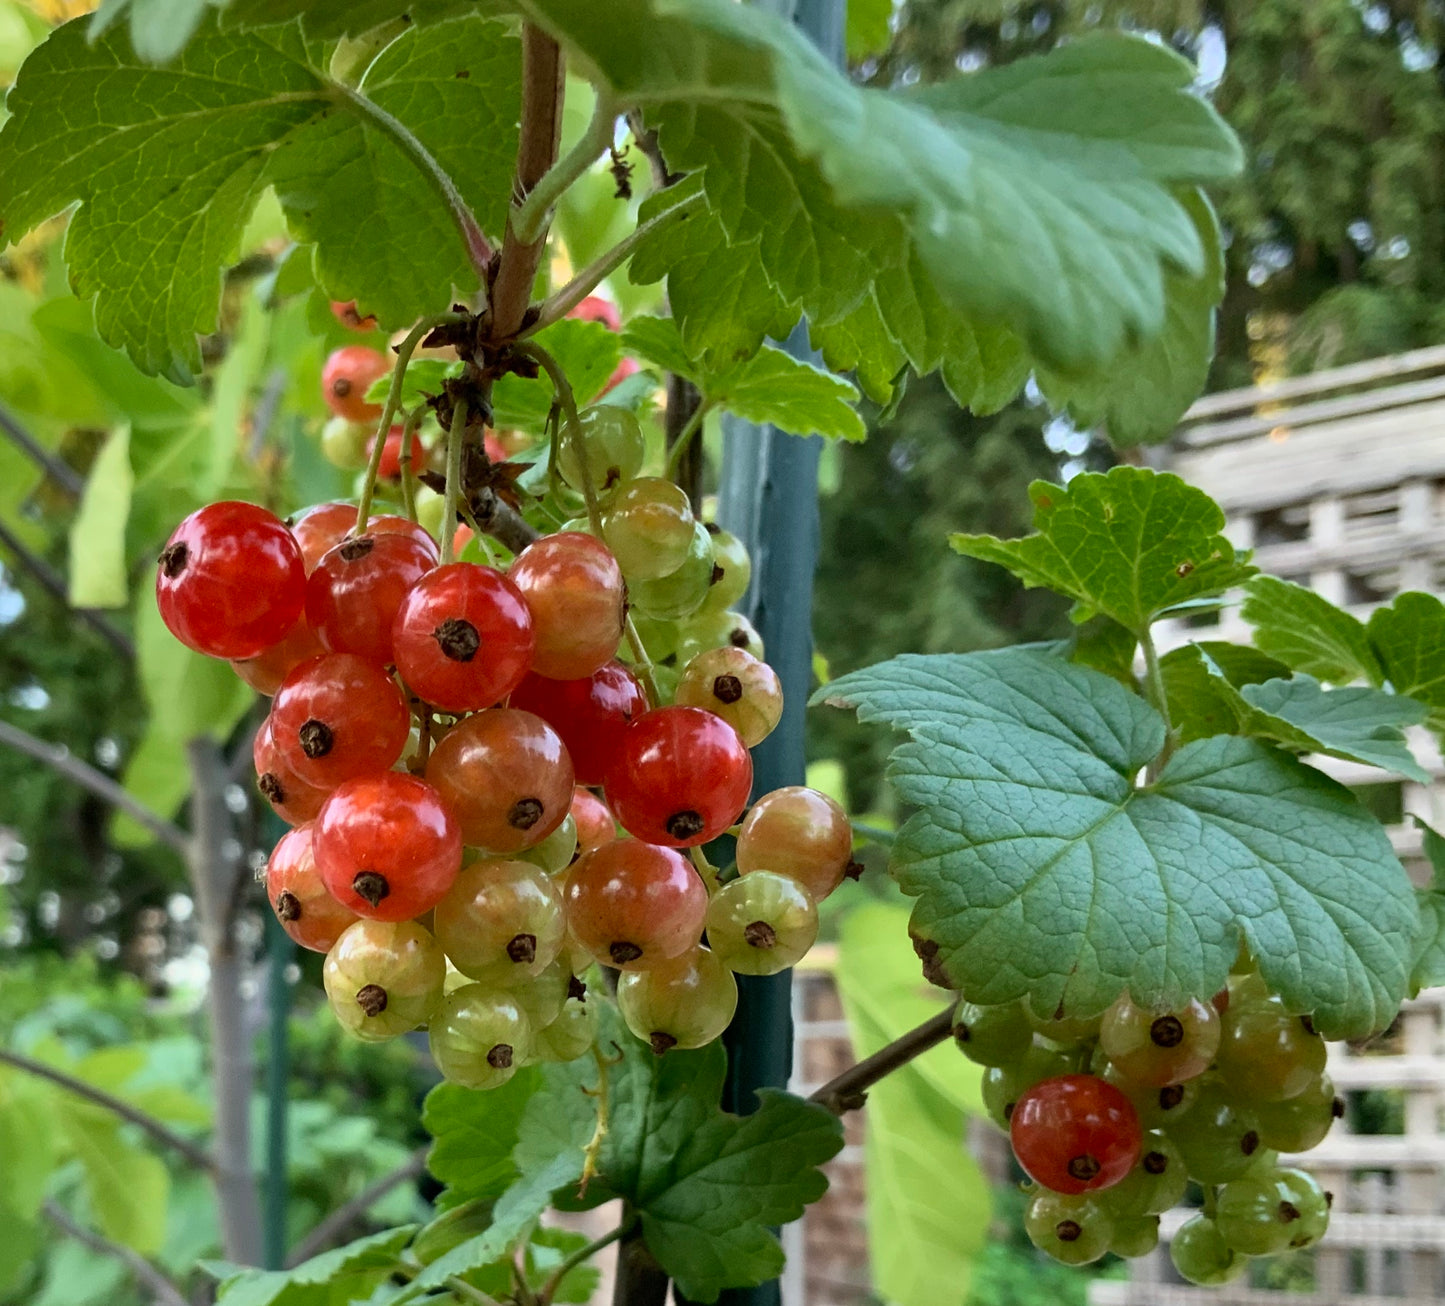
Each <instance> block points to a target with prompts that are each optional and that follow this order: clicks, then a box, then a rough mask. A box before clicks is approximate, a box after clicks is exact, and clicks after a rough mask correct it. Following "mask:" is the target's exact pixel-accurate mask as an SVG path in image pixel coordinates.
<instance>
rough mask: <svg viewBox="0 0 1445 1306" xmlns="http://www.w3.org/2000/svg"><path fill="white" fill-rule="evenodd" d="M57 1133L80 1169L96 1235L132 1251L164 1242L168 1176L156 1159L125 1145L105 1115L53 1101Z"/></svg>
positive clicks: (115, 1124) (151, 1248) (152, 1248)
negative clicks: (94, 1223)
mask: <svg viewBox="0 0 1445 1306" xmlns="http://www.w3.org/2000/svg"><path fill="white" fill-rule="evenodd" d="M55 1115H56V1120H57V1123H58V1124H59V1128H60V1132H61V1135H62V1136H63V1137H64V1139H65V1141H66V1144H67V1145H68V1147H69V1149H70V1150H71V1151H72V1152H73V1153H74V1154H75V1156H76V1157H77V1159H78V1160H79V1161H80V1163H81V1165H82V1166H83V1167H84V1169H85V1182H86V1192H87V1193H88V1194H89V1197H90V1206H91V1210H92V1211H93V1212H94V1214H95V1219H96V1221H97V1222H98V1223H99V1225H100V1229H101V1232H102V1233H104V1234H105V1236H106V1237H107V1238H109V1239H111V1240H112V1241H113V1242H118V1243H120V1244H122V1245H123V1246H125V1247H130V1248H133V1249H134V1250H136V1251H138V1252H147V1253H149V1252H156V1251H159V1250H160V1248H161V1245H162V1244H163V1243H164V1242H165V1236H166V1198H167V1195H168V1194H169V1192H170V1176H169V1175H168V1174H167V1172H166V1167H165V1164H164V1163H163V1162H162V1161H161V1160H160V1158H159V1157H156V1156H153V1155H151V1153H149V1152H147V1151H144V1150H142V1149H141V1148H139V1147H137V1146H136V1145H135V1144H134V1143H132V1142H129V1141H128V1140H127V1139H126V1138H125V1136H124V1135H123V1134H122V1133H121V1130H120V1125H119V1122H118V1121H117V1120H116V1118H115V1117H114V1116H113V1115H111V1114H109V1113H108V1112H105V1111H102V1110H100V1109H99V1108H97V1107H92V1106H89V1105H87V1104H85V1103H78V1102H75V1101H73V1100H62V1099H57V1100H56V1102H55Z"/></svg>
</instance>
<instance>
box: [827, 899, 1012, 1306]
mask: <svg viewBox="0 0 1445 1306" xmlns="http://www.w3.org/2000/svg"><path fill="white" fill-rule="evenodd" d="M907 921H908V913H907V911H906V910H905V909H904V908H902V907H898V906H892V905H885V904H882V903H870V904H867V905H865V906H862V907H859V908H858V909H856V910H855V911H852V912H850V913H849V915H848V917H847V919H846V920H845V921H844V924H843V932H842V938H841V939H840V941H839V949H838V966H837V970H836V972H835V974H836V976H837V980H838V988H839V992H840V993H841V995H842V998H843V1009H844V1012H845V1014H846V1015H847V1017H848V1025H849V1029H850V1031H851V1033H852V1036H853V1045H854V1051H855V1053H856V1054H857V1055H858V1056H859V1057H864V1056H870V1055H872V1054H873V1053H874V1052H877V1051H878V1050H879V1049H880V1048H881V1047H883V1046H884V1045H885V1044H887V1043H889V1042H891V1041H892V1040H893V1039H895V1038H898V1037H899V1036H901V1035H902V1034H903V1033H905V1032H906V1031H907V1030H908V1029H910V1028H912V1027H913V1026H914V1025H916V1024H918V1023H919V1022H920V1021H921V1020H923V1019H926V1018H927V1016H928V1015H930V1014H932V1013H934V1012H936V1011H937V1010H938V1009H939V1006H940V998H941V996H942V995H941V994H940V993H939V991H938V990H937V989H936V988H933V987H932V986H931V985H928V984H926V983H924V982H923V981H922V980H921V979H920V978H919V974H918V961H917V958H916V957H915V956H914V955H913V950H912V949H911V948H910V947H909V946H908V942H907V932H906V927H907ZM981 1076H982V1071H981V1070H980V1068H979V1067H978V1066H975V1065H974V1064H973V1063H972V1062H970V1061H967V1060H966V1059H965V1058H963V1057H961V1056H959V1055H958V1052H957V1050H956V1049H955V1048H954V1047H952V1046H951V1045H950V1044H945V1045H943V1046H941V1047H937V1048H934V1049H933V1050H932V1051H930V1052H926V1053H924V1054H923V1055H922V1056H921V1057H918V1058H916V1059H915V1060H913V1061H911V1062H909V1063H908V1064H907V1065H906V1066H903V1067H901V1068H900V1069H898V1070H895V1071H894V1072H893V1073H892V1074H890V1075H888V1076H887V1077H886V1078H885V1079H883V1080H881V1081H880V1082H879V1083H877V1084H876V1085H874V1086H873V1088H871V1089H869V1091H868V1111H867V1115H866V1116H865V1119H864V1127H865V1133H864V1143H863V1146H864V1167H865V1171H866V1175H867V1180H868V1251H869V1257H870V1260H871V1264H872V1273H873V1284H874V1286H875V1288H876V1289H877V1290H878V1292H879V1293H880V1294H881V1295H882V1296H883V1297H885V1298H886V1299H887V1300H888V1301H890V1302H896V1303H898V1306H941V1304H943V1303H949V1302H954V1303H961V1302H963V1301H964V1300H966V1299H967V1296H968V1284H969V1278H970V1275H971V1273H972V1269H973V1260H974V1257H975V1256H976V1255H977V1254H978V1253H979V1251H980V1250H982V1248H983V1246H984V1245H985V1243H986V1242H987V1240H988V1226H989V1214H990V1206H991V1202H990V1194H989V1186H988V1181H987V1180H986V1179H985V1178H984V1176H983V1175H982V1173H981V1172H980V1171H979V1168H978V1164H977V1162H975V1161H974V1159H973V1157H972V1156H971V1155H970V1154H969V1152H968V1151H967V1149H966V1148H965V1147H964V1121H965V1113H969V1114H973V1113H976V1112H979V1111H981V1110H982V1103H981V1099H980V1096H979V1085H980V1080H981Z"/></svg>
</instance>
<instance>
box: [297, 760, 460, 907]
mask: <svg viewBox="0 0 1445 1306" xmlns="http://www.w3.org/2000/svg"><path fill="white" fill-rule="evenodd" d="M314 849H315V856H316V869H317V870H318V871H319V872H320V874H321V879H322V882H323V883H324V884H325V885H326V888H327V889H328V891H329V892H330V893H331V896H332V897H333V898H335V899H336V900H337V901H338V902H340V903H341V904H342V905H343V906H346V907H349V908H350V909H351V910H352V911H354V912H355V913H356V914H357V915H358V916H366V917H369V918H370V919H372V920H379V921H409V920H411V919H412V918H413V917H415V916H420V915H421V914H422V913H423V912H427V911H430V910H431V909H432V908H433V907H435V906H436V905H437V903H439V902H440V901H441V900H442V899H443V898H444V897H445V896H446V892H447V890H448V889H450V888H451V887H452V881H453V880H455V879H456V878H457V872H458V871H459V870H461V867H462V836H461V832H460V831H459V830H458V829H457V823H456V821H455V820H453V819H452V814H451V813H450V812H449V811H447V807H446V804H445V803H444V802H443V801H442V797H441V795H440V794H439V793H437V791H436V790H435V789H433V788H432V787H431V785H429V784H427V782H426V781H425V780H418V779H417V778H416V776H414V775H407V774H405V773H404V772H401V771H382V772H380V773H378V774H376V775H366V776H360V777H358V778H357V779H355V780H348V781H347V782H346V783H345V784H343V785H341V786H340V787H339V788H338V789H337V790H336V792H335V793H333V794H332V795H331V797H330V798H328V799H327V800H326V804H325V806H323V807H322V809H321V815H320V816H318V817H317V818H316V832H315V836H314Z"/></svg>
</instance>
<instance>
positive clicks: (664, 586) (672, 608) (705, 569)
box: [627, 522, 717, 621]
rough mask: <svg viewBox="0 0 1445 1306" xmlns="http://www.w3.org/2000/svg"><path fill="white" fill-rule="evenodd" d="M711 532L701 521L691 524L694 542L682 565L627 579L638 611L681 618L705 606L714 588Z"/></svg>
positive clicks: (663, 618) (661, 617)
mask: <svg viewBox="0 0 1445 1306" xmlns="http://www.w3.org/2000/svg"><path fill="white" fill-rule="evenodd" d="M716 565H717V564H716V563H715V562H714V561H713V552H712V536H711V535H709V534H708V533H707V527H706V526H704V525H703V524H702V523H701V522H694V523H693V526H692V543H691V545H690V546H689V547H688V550H687V556H686V557H685V558H684V559H683V560H682V564H681V566H679V567H678V568H677V569H676V570H674V571H670V572H668V573H667V575H666V576H659V577H658V578H657V579H656V580H634V581H630V582H629V583H628V587H627V599H628V602H629V603H630V604H631V605H632V606H633V607H634V608H636V609H637V611H638V612H639V613H643V614H644V615H646V616H649V617H652V618H654V619H656V620H659V621H680V620H682V618H684V617H688V616H691V615H692V614H693V613H694V612H696V611H698V609H699V608H701V607H702V605H703V602H704V601H705V600H706V598H707V596H708V592H709V590H711V588H712V576H713V568H714V567H715V566H716Z"/></svg>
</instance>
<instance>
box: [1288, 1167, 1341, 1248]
mask: <svg viewBox="0 0 1445 1306" xmlns="http://www.w3.org/2000/svg"><path fill="white" fill-rule="evenodd" d="M1277 1173H1278V1176H1279V1184H1280V1187H1281V1189H1282V1191H1281V1194H1280V1196H1281V1198H1282V1200H1284V1201H1287V1202H1288V1203H1289V1204H1290V1205H1291V1206H1292V1207H1293V1208H1294V1209H1295V1210H1296V1211H1298V1212H1299V1219H1298V1220H1291V1221H1290V1239H1289V1247H1290V1250H1291V1251H1303V1250H1304V1249H1305V1248H1306V1247H1313V1246H1314V1245H1315V1244H1316V1243H1317V1242H1319V1240H1320V1239H1321V1238H1323V1237H1324V1236H1325V1231H1326V1230H1327V1229H1328V1228H1329V1227H1330V1204H1331V1202H1333V1201H1334V1195H1333V1194H1332V1193H1327V1192H1325V1190H1324V1189H1323V1188H1321V1187H1320V1183H1319V1180H1318V1179H1316V1178H1315V1177H1314V1175H1311V1174H1306V1173H1305V1172H1304V1171H1303V1170H1289V1169H1286V1170H1280V1171H1278V1172H1277Z"/></svg>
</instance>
